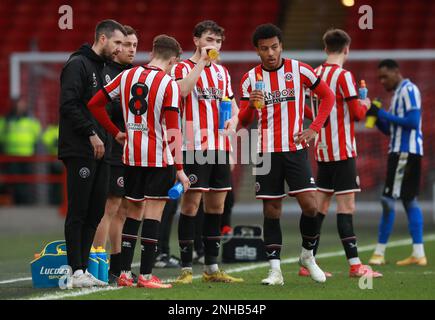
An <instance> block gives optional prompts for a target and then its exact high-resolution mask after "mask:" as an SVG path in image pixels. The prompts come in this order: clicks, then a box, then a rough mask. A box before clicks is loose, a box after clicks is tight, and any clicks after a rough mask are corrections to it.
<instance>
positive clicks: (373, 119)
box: [365, 99, 382, 129]
mask: <svg viewBox="0 0 435 320" xmlns="http://www.w3.org/2000/svg"><path fill="white" fill-rule="evenodd" d="M372 105H374V106H375V107H376V108H378V109H380V108H381V107H382V104H381V102H380V101H379V100H376V99H375V100H373V101H372ZM377 119H378V117H376V116H367V118H366V123H365V126H366V128H369V129H371V128H373V127H374V126H375V124H376V120H377Z"/></svg>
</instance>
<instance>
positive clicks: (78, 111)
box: [59, 44, 111, 159]
mask: <svg viewBox="0 0 435 320" xmlns="http://www.w3.org/2000/svg"><path fill="white" fill-rule="evenodd" d="M105 64H106V61H105V59H103V58H102V57H101V56H99V55H97V54H96V53H95V52H94V51H93V50H92V48H91V46H90V45H88V44H84V45H82V46H81V47H80V49H79V50H78V51H76V52H74V53H73V54H72V55H71V56H70V57H69V59H68V61H67V63H66V64H65V66H64V67H63V69H62V73H61V76H60V86H61V90H60V109H59V112H60V114H59V159H65V158H71V157H79V158H89V159H94V150H93V148H92V145H91V143H90V141H89V136H90V135H91V134H92V132H93V131H95V132H96V133H97V135H98V137H99V138H100V139H101V140H102V141H103V142H104V147H105V154H104V159H106V158H107V156H108V155H110V152H111V139H109V137H108V133H107V132H106V131H105V130H104V129H103V127H101V126H100V124H99V123H98V122H97V121H96V120H95V119H94V117H93V116H92V114H91V113H90V111H89V110H88V108H87V103H88V101H89V100H90V99H91V98H92V96H93V95H94V94H96V93H97V91H98V90H100V89H101V88H102V87H103V85H104V83H103V80H102V79H103V78H102V74H103V68H104V66H105Z"/></svg>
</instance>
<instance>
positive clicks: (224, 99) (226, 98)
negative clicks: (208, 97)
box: [222, 97, 231, 101]
mask: <svg viewBox="0 0 435 320" xmlns="http://www.w3.org/2000/svg"><path fill="white" fill-rule="evenodd" d="M222 101H231V99H230V98H228V97H223V98H222Z"/></svg>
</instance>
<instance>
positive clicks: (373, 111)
mask: <svg viewBox="0 0 435 320" xmlns="http://www.w3.org/2000/svg"><path fill="white" fill-rule="evenodd" d="M381 108H382V102H381V101H379V100H377V99H374V100H373V101H372V104H371V105H370V108H369V110H367V113H366V117H367V116H374V117H377V116H378V112H379V109H381Z"/></svg>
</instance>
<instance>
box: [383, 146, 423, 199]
mask: <svg viewBox="0 0 435 320" xmlns="http://www.w3.org/2000/svg"><path fill="white" fill-rule="evenodd" d="M420 175H421V156H420V155H416V154H411V153H404V152H403V153H390V154H389V155H388V165H387V180H386V181H385V187H384V192H383V195H384V196H386V197H390V198H394V199H402V200H412V199H414V198H415V197H416V196H417V195H418V192H419V187H420Z"/></svg>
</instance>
